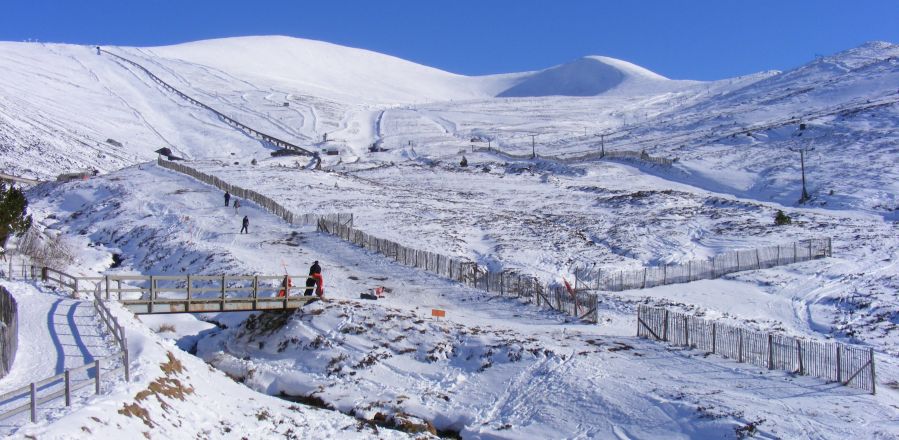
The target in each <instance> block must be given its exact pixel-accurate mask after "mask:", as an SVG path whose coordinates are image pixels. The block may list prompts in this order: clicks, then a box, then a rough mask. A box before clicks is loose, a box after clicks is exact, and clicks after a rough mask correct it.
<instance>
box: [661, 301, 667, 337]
mask: <svg viewBox="0 0 899 440" xmlns="http://www.w3.org/2000/svg"><path fill="white" fill-rule="evenodd" d="M663 319H664V322H663V323H662V340H663V341H666V342H667V341H668V309H665V317H664V318H663Z"/></svg>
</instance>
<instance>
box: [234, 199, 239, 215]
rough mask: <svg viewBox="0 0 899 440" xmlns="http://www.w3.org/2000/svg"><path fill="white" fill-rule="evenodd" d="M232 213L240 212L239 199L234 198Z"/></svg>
mask: <svg viewBox="0 0 899 440" xmlns="http://www.w3.org/2000/svg"><path fill="white" fill-rule="evenodd" d="M234 213H235V214H240V199H234Z"/></svg>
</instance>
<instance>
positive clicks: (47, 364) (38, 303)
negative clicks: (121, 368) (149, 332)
mask: <svg viewBox="0 0 899 440" xmlns="http://www.w3.org/2000/svg"><path fill="white" fill-rule="evenodd" d="M0 284H3V285H4V286H5V287H6V288H7V289H9V290H10V292H11V293H12V294H13V296H15V298H16V301H17V302H18V310H19V349H18V352H17V354H16V359H15V362H13V367H12V370H11V371H10V373H9V375H7V376H6V377H4V378H3V379H0V394H3V393H5V392H7V391H10V390H12V389H15V388H19V387H22V386H25V385H28V384H29V383H31V382H35V381H38V380H41V379H44V378H47V377H50V376H54V375H57V374H60V373H62V372H63V371H65V370H66V369H69V368H75V367H80V366H82V365H84V364H87V363H90V362H93V361H94V359H96V358H102V357H105V356H109V355H111V354H113V352H114V348H113V346H112V345H111V342H110V341H109V339H108V337H107V336H108V335H107V334H106V332H105V330H104V329H103V325H102V323H101V322H100V318H98V317H97V314H96V312H95V311H94V308H93V306H92V305H91V303H90V301H79V300H74V299H71V298H70V297H69V296H68V294H67V293H62V292H61V293H59V294H56V293H50V292H47V291H43V290H40V289H38V288H37V287H35V285H33V284H27V283H19V282H15V283H10V282H5V281H0ZM0 403H2V402H0Z"/></svg>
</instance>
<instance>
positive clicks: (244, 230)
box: [240, 216, 250, 234]
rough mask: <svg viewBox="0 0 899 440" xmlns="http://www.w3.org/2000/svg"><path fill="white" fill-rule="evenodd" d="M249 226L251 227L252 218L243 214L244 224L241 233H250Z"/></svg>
mask: <svg viewBox="0 0 899 440" xmlns="http://www.w3.org/2000/svg"><path fill="white" fill-rule="evenodd" d="M249 227H250V218H249V217H247V216H243V226H242V227H241V228H240V233H241V234H243V233H247V234H249V233H250V230H249Z"/></svg>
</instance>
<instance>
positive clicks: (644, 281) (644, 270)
mask: <svg viewBox="0 0 899 440" xmlns="http://www.w3.org/2000/svg"><path fill="white" fill-rule="evenodd" d="M640 288H641V289H645V288H646V268H645V267H644V268H643V285H642V286H640Z"/></svg>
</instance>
